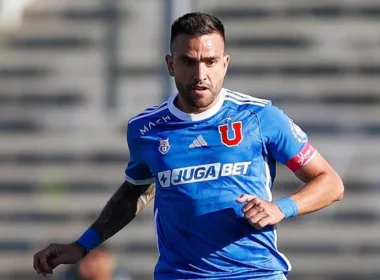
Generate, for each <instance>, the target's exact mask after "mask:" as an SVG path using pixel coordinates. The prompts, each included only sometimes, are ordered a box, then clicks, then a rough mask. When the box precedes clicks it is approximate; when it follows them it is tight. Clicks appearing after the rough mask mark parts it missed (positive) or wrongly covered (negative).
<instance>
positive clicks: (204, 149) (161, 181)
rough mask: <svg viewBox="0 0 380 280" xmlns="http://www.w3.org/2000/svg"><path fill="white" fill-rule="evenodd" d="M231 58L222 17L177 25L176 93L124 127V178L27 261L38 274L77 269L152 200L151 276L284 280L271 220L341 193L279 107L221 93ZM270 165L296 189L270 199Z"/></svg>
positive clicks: (193, 18)
mask: <svg viewBox="0 0 380 280" xmlns="http://www.w3.org/2000/svg"><path fill="white" fill-rule="evenodd" d="M229 61H230V57H229V56H228V55H227V54H225V33H224V27H223V24H222V23H221V21H220V20H218V19H217V18H215V17H214V16H212V15H209V14H205V13H189V14H186V15H184V16H182V17H180V18H179V19H177V20H176V21H175V22H174V23H173V25H172V29H171V54H170V55H167V56H166V63H167V68H168V71H169V74H170V75H171V76H173V77H174V80H175V83H176V86H177V89H178V94H177V95H175V96H173V97H171V98H169V100H167V101H166V102H164V103H162V104H161V105H160V106H153V107H150V108H148V109H146V110H145V111H143V112H142V113H140V114H138V115H136V116H135V117H133V118H131V119H130V120H129V123H128V128H127V139H128V145H129V151H130V156H131V157H130V161H129V164H128V166H127V168H126V170H125V182H124V183H123V184H122V185H121V187H120V188H119V189H118V190H117V191H116V193H115V194H114V195H113V196H112V198H111V199H110V200H109V202H108V203H107V204H106V206H105V207H104V209H103V211H102V212H101V214H100V216H99V218H98V219H97V220H96V221H95V222H94V223H93V224H92V225H91V226H90V227H89V228H88V229H87V230H86V231H85V232H84V233H83V235H82V236H81V237H80V238H79V239H78V240H76V241H75V242H73V243H70V244H51V245H49V246H48V247H47V248H46V249H44V250H42V251H40V252H38V253H36V254H35V256H34V268H35V270H36V271H37V272H38V273H42V274H47V273H52V271H53V269H54V268H55V267H56V266H58V265H59V264H71V263H76V262H78V260H79V259H81V258H82V257H83V256H84V255H85V254H86V253H87V252H89V251H91V250H92V249H93V248H95V247H96V246H98V245H99V244H101V243H102V242H104V241H105V240H106V239H108V238H110V237H111V236H113V235H114V234H115V233H117V232H118V231H120V230H121V229H122V228H123V227H124V226H126V225H127V224H128V223H129V222H130V221H131V220H132V219H133V218H134V217H135V215H136V214H138V213H139V211H140V210H141V209H142V208H143V207H144V206H145V205H146V204H147V203H148V202H149V201H150V200H151V199H152V198H153V197H155V205H154V219H155V223H156V230H157V235H158V250H159V258H158V261H157V265H156V267H155V270H154V279H156V280H161V279H169V280H171V279H266V280H277V279H286V278H285V277H286V275H287V274H288V273H289V271H290V270H291V265H290V263H289V262H288V260H287V259H286V257H285V256H284V255H283V254H282V253H280V252H279V250H278V249H277V245H276V239H277V238H276V224H278V223H279V222H280V221H282V220H283V219H288V218H291V217H293V216H296V215H304V214H308V213H311V212H314V211H317V210H319V209H322V208H324V207H327V206H328V205H330V204H332V203H333V202H335V201H339V200H340V199H342V197H343V192H344V186H343V183H342V181H341V179H340V177H339V176H338V175H337V173H336V172H335V171H334V170H333V168H332V167H331V166H330V165H329V164H328V163H327V161H326V160H325V159H324V158H323V157H322V155H321V154H320V153H318V152H317V150H316V149H315V148H314V147H313V146H312V145H311V144H310V142H309V141H308V137H307V135H306V134H305V133H304V132H303V131H302V130H301V128H300V127H298V126H297V125H296V124H295V123H294V122H293V121H292V120H291V119H290V118H288V117H287V115H286V114H285V113H284V112H283V111H281V110H280V109H279V108H277V107H275V106H274V105H272V104H271V102H270V101H268V100H264V99H259V98H254V97H251V96H250V95H246V94H243V93H239V92H235V91H231V90H228V89H226V88H223V81H224V77H225V75H226V73H227V68H228V64H229ZM276 162H279V163H282V164H285V165H286V166H287V167H288V168H289V169H290V170H291V171H292V172H294V174H295V175H296V176H297V177H298V178H299V179H300V180H302V181H303V182H304V185H303V186H302V187H301V188H300V189H299V190H298V191H296V192H295V193H294V194H291V195H289V196H287V197H284V198H282V199H280V200H278V201H272V194H271V193H272V187H273V182H274V177H275V173H276V169H275V165H276Z"/></svg>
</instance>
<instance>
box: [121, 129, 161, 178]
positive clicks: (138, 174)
mask: <svg viewBox="0 0 380 280" xmlns="http://www.w3.org/2000/svg"><path fill="white" fill-rule="evenodd" d="M127 145H128V148H129V154H130V158H129V162H128V165H127V168H126V169H125V174H124V178H125V180H126V181H128V182H130V183H132V184H134V185H147V184H153V183H154V177H153V175H152V172H151V171H150V169H149V167H148V166H147V165H146V164H145V163H144V161H143V159H142V155H141V148H140V145H139V141H138V138H137V137H136V135H135V134H134V133H133V130H132V129H130V126H128V128H127Z"/></svg>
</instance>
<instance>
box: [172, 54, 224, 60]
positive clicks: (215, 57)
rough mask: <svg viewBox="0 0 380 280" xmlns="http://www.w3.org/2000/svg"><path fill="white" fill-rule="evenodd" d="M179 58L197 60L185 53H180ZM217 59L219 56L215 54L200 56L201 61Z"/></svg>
mask: <svg viewBox="0 0 380 280" xmlns="http://www.w3.org/2000/svg"><path fill="white" fill-rule="evenodd" d="M179 59H181V60H190V61H197V59H195V58H193V57H190V56H188V55H185V54H182V55H180V56H179ZM217 59H219V57H217V56H208V57H204V58H202V61H210V60H217Z"/></svg>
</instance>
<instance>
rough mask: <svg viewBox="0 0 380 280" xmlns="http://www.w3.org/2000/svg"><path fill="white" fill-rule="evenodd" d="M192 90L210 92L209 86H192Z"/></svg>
mask: <svg viewBox="0 0 380 280" xmlns="http://www.w3.org/2000/svg"><path fill="white" fill-rule="evenodd" d="M191 89H192V90H193V91H195V92H202V91H206V90H208V87H207V86H192V87H191Z"/></svg>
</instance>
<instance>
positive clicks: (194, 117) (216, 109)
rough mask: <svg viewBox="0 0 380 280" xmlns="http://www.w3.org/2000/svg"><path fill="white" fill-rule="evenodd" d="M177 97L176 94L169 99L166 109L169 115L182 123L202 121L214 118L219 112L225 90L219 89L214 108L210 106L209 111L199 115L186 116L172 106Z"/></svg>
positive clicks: (186, 114)
mask: <svg viewBox="0 0 380 280" xmlns="http://www.w3.org/2000/svg"><path fill="white" fill-rule="evenodd" d="M177 96H178V93H177V94H176V95H175V96H172V97H170V98H169V101H168V108H169V111H170V113H172V114H173V115H174V116H176V117H177V118H179V119H181V120H183V121H202V120H205V119H208V118H210V117H212V116H214V115H215V114H216V113H218V112H219V110H220V108H222V106H223V103H224V96H225V89H224V88H222V89H221V91H220V94H219V100H218V102H217V103H216V104H215V105H214V106H212V107H211V108H210V109H208V110H206V111H204V112H202V113H199V114H188V113H185V112H183V111H181V110H180V109H178V108H177V107H176V106H175V105H174V99H175V98H176V97H177Z"/></svg>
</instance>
